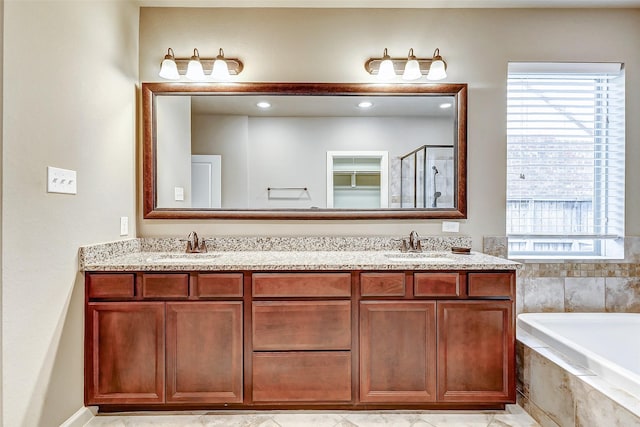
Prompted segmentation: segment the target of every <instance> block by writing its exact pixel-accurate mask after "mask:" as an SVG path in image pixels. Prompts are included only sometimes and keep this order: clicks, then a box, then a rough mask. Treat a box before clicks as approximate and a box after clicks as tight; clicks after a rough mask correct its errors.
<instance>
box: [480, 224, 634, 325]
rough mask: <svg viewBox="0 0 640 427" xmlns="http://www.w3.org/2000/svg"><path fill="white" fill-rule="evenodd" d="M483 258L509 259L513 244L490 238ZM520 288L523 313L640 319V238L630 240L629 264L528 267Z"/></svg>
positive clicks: (566, 263) (523, 270) (521, 274)
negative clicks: (626, 314) (625, 315)
mask: <svg viewBox="0 0 640 427" xmlns="http://www.w3.org/2000/svg"><path fill="white" fill-rule="evenodd" d="M483 252H484V253H486V254H489V255H493V256H498V257H502V258H507V238H506V237H484V239H483ZM517 283H518V286H517V288H516V289H517V292H518V294H517V298H518V299H517V300H516V312H517V313H531V312H605V311H606V312H629V313H640V237H625V259H624V260H612V261H609V262H607V261H600V260H598V261H587V260H585V261H573V260H569V261H557V262H544V263H540V262H525V263H523V264H522V267H521V268H520V269H519V270H518V272H517Z"/></svg>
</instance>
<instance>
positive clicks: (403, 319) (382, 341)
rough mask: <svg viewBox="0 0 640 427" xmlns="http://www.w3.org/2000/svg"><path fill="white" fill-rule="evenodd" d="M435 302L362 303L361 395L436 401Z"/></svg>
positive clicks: (377, 398)
mask: <svg viewBox="0 0 640 427" xmlns="http://www.w3.org/2000/svg"><path fill="white" fill-rule="evenodd" d="M435 313H436V303H435V302H432V301H431V302H426V301H425V302H422V301H420V302H417V301H416V302H396V301H389V302H380V301H379V302H373V301H371V302H369V301H367V302H362V303H360V400H361V401H362V402H385V403H406V402H433V401H434V400H435V392H436V381H435V380H436V370H435V362H436V314H435Z"/></svg>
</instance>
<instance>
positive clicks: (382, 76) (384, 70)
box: [378, 49, 396, 80]
mask: <svg viewBox="0 0 640 427" xmlns="http://www.w3.org/2000/svg"><path fill="white" fill-rule="evenodd" d="M395 76H396V71H395V70H394V69H393V61H392V60H391V57H390V56H389V54H387V49H385V50H384V54H383V55H382V62H381V63H380V68H378V80H391V79H393V78H394V77H395Z"/></svg>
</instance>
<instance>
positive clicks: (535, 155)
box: [507, 63, 625, 258]
mask: <svg viewBox="0 0 640 427" xmlns="http://www.w3.org/2000/svg"><path fill="white" fill-rule="evenodd" d="M624 104H625V88H624V70H623V67H622V64H612V63H606V64H600V63H599V64H579V63H510V64H509V76H508V88H507V236H508V237H509V256H510V257H515V258H517V257H519V256H521V257H526V256H534V257H542V258H544V257H562V258H571V257H583V256H584V257H589V256H591V257H607V258H619V257H621V255H622V254H623V246H624V245H623V236H624V176H625V172H624V159H625V114H624Z"/></svg>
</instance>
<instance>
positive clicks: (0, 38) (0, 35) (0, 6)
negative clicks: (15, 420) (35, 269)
mask: <svg viewBox="0 0 640 427" xmlns="http://www.w3.org/2000/svg"><path fill="white" fill-rule="evenodd" d="M3 52H4V0H0V58H3V57H4V56H3ZM3 69H4V61H0V99H4V97H3V87H4V86H3ZM2 112H3V103H0V200H2V187H3V185H2V175H3V174H2V169H3V168H2V163H3V162H2V153H3V151H4V150H3V148H2V147H3V143H2V141H3V132H2V124H3V122H4V118H3V114H2ZM2 210H3V208H2V203H0V224H2ZM1 247H2V227H1V226H0V248H1ZM2 259H3V255H2V251H1V250H0V271H2ZM0 307H2V275H1V274H0ZM0 318H2V309H1V308H0ZM0 354H2V328H1V327H0ZM2 370H3V366H2V363H1V362H0V425H3V423H2V413H3V411H2V401H3V399H2V381H1V379H2V378H3V375H2Z"/></svg>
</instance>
